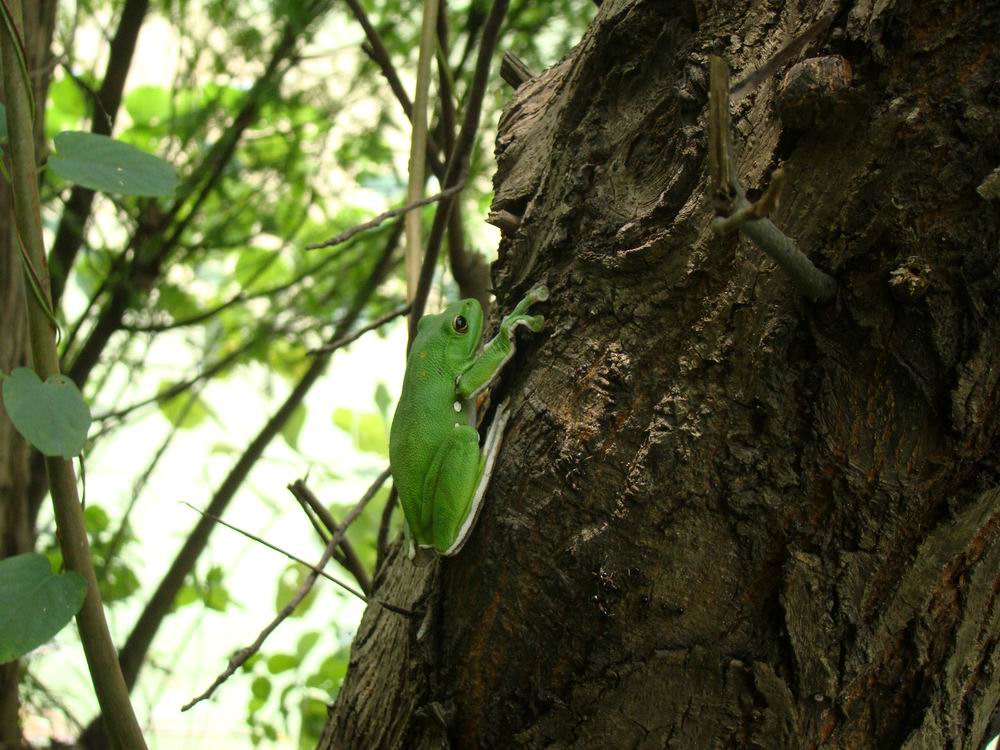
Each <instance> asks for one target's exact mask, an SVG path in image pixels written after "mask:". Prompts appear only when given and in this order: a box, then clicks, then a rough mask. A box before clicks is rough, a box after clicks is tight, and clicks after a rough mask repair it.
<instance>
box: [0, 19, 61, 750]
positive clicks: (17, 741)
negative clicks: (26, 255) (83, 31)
mask: <svg viewBox="0 0 1000 750" xmlns="http://www.w3.org/2000/svg"><path fill="white" fill-rule="evenodd" d="M32 8H33V10H31V11H29V12H27V13H26V14H25V39H24V41H25V48H26V52H27V58H28V68H29V70H30V71H31V72H32V74H33V77H32V83H33V84H34V86H33V88H34V95H35V101H37V102H40V104H39V106H38V108H37V113H38V120H37V124H36V129H37V132H38V133H39V139H40V141H39V143H40V145H41V144H42V143H43V142H42V141H41V133H42V122H43V117H44V112H45V107H44V106H43V104H42V103H44V102H45V97H46V94H47V92H48V86H49V81H50V79H51V75H52V66H51V64H50V62H51V57H52V55H51V51H50V48H49V44H50V41H51V39H52V33H53V30H54V29H55V14H56V0H44V2H39V3H36V4H33V6H32ZM0 33H2V32H0ZM38 153H45V150H44V148H39V150H38ZM4 158H5V159H6V156H5V157H4ZM11 206H12V204H11V194H10V185H9V184H8V183H7V181H6V179H3V180H0V217H3V218H2V219H0V371H2V372H7V373H9V372H10V371H11V370H12V369H13V368H15V367H24V366H25V365H27V364H29V363H28V327H27V325H28V324H27V318H26V317H25V307H24V296H23V295H24V282H23V279H22V270H21V259H20V256H19V254H18V251H17V244H16V242H17V240H16V237H15V235H14V233H13V231H14V222H13V220H12V208H11ZM33 547H34V530H33V529H32V528H31V526H30V524H29V522H28V446H27V444H26V443H25V442H24V440H22V439H21V437H20V435H18V434H17V432H15V431H14V426H13V425H12V424H11V423H10V419H8V418H7V414H6V412H5V411H4V409H3V402H2V400H0V559H3V558H6V557H11V556H12V555H18V554H21V553H23V552H28V551H30V550H31V549H32V548H33ZM19 682H20V664H19V663H18V662H16V661H15V662H10V663H8V664H0V750H14V749H15V748H21V747H22V745H23V742H22V737H21V725H20V720H19V715H18V714H19V710H20V701H19V699H18V684H19Z"/></svg>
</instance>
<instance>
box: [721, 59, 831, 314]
mask: <svg viewBox="0 0 1000 750" xmlns="http://www.w3.org/2000/svg"><path fill="white" fill-rule="evenodd" d="M710 66H711V68H710V76H711V80H710V94H709V110H708V144H709V174H710V176H711V181H712V185H711V189H712V200H713V202H714V204H715V209H716V211H717V213H718V214H719V216H718V217H717V218H716V219H715V220H713V221H712V230H713V231H714V232H715V233H716V234H719V235H723V234H726V233H728V232H731V231H733V230H736V229H738V230H739V231H741V232H743V234H745V235H746V236H747V237H749V238H750V239H751V240H752V241H753V243H754V244H755V245H757V247H759V248H760V249H761V250H762V251H763V252H764V253H765V254H766V255H767V256H768V257H769V258H771V259H772V260H773V261H774V262H775V263H777V264H778V265H779V266H780V267H781V269H782V270H783V271H784V272H785V273H787V274H788V276H789V278H791V280H792V284H794V285H795V288H796V289H798V291H799V293H800V294H802V295H803V296H804V297H806V298H808V299H810V300H812V301H813V302H826V301H828V300H831V299H833V297H834V296H835V295H836V293H837V284H836V282H835V281H834V280H833V278H832V277H831V276H829V275H828V274H826V273H824V272H823V271H821V270H819V269H818V268H817V267H816V266H815V264H813V262H812V261H811V260H809V258H808V257H806V255H805V254H804V253H803V252H802V251H801V250H800V249H799V247H798V245H797V244H796V242H795V240H793V239H792V238H791V237H789V236H787V235H786V234H784V233H783V232H782V231H781V230H780V229H778V227H777V226H775V225H774V223H773V222H772V221H771V220H770V219H768V218H766V217H767V215H768V214H769V213H770V212H771V211H772V210H773V209H774V207H775V206H776V205H777V201H778V197H779V194H780V190H781V186H782V183H783V178H784V173H783V172H782V171H781V170H778V171H777V172H775V175H774V178H773V179H772V183H771V185H770V187H768V189H767V191H766V192H765V194H764V196H763V197H762V198H761V199H760V200H759V201H757V202H756V203H750V201H748V200H747V198H746V194H745V193H744V191H743V187H742V186H741V185H740V183H739V180H738V179H737V177H736V169H735V166H734V160H733V148H732V141H731V137H730V133H731V128H730V119H729V96H730V93H729V66H728V65H726V63H725V61H724V60H723V59H722V58H721V57H718V56H715V55H713V56H712V58H711V60H710Z"/></svg>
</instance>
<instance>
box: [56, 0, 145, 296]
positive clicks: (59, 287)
mask: <svg viewBox="0 0 1000 750" xmlns="http://www.w3.org/2000/svg"><path fill="white" fill-rule="evenodd" d="M148 10H149V0H127V1H126V3H125V5H124V7H123V8H122V13H121V17H120V18H119V20H118V27H117V28H116V30H115V35H114V37H113V38H112V39H111V43H110V45H109V51H108V63H107V67H106V68H105V70H104V79H103V80H102V81H101V87H100V89H98V90H97V91H96V92H92V94H93V99H94V113H93V116H92V117H91V123H92V124H91V129H90V130H91V132H92V133H96V134H97V135H111V132H112V130H113V129H114V124H115V119H116V117H117V116H118V110H119V108H120V106H121V100H122V94H123V93H124V91H125V79H126V78H127V77H128V72H129V69H130V68H131V66H132V58H133V57H134V55H135V46H136V42H137V41H138V39H139V31H140V30H141V29H142V24H143V21H144V20H145V17H146V12H147V11H148ZM64 67H65V69H66V71H67V73H69V74H70V75H73V74H72V66H71V65H65V66H64ZM73 78H74V80H76V81H77V83H78V84H79V85H84V83H83V81H80V80H78V79H77V78H76V77H75V76H73ZM88 90H89V89H88ZM93 202H94V191H93V190H90V189H88V188H85V187H81V186H79V185H74V186H73V189H72V190H71V191H70V196H69V199H68V200H67V201H66V207H65V208H64V210H63V214H62V217H61V218H60V220H59V227H58V228H57V229H56V236H55V240H53V243H52V249H51V251H50V253H49V271H50V274H51V278H52V282H51V283H52V303H53V305H55V306H56V307H58V306H59V301H60V298H61V297H62V293H63V290H64V289H65V287H66V280H67V279H68V278H69V273H70V269H71V268H72V267H73V263H74V261H75V259H76V256H77V253H78V252H79V250H80V247H81V245H82V244H83V230H84V227H85V225H86V223H87V219H88V218H89V216H90V212H91V207H92V205H93Z"/></svg>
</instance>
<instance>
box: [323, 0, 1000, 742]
mask: <svg viewBox="0 0 1000 750" xmlns="http://www.w3.org/2000/svg"><path fill="white" fill-rule="evenodd" d="M827 13H833V14H835V19H834V21H833V23H832V25H831V27H830V29H829V30H828V31H827V32H826V33H824V34H823V35H821V36H820V37H819V38H818V39H817V40H815V41H814V42H813V43H811V44H809V45H808V46H807V47H806V49H805V50H804V51H803V52H802V53H801V54H800V55H799V57H798V58H797V59H798V60H799V61H801V62H800V64H798V66H797V67H796V68H795V69H794V70H790V68H791V66H792V63H795V61H792V63H790V64H789V65H786V66H785V67H784V68H783V69H782V70H781V71H779V73H778V74H777V75H775V76H771V77H770V78H768V79H767V80H765V81H764V82H763V84H762V85H761V86H760V87H759V88H757V89H756V90H755V91H753V92H751V93H750V94H749V95H747V96H745V97H743V98H742V99H740V100H738V101H734V102H733V105H732V112H733V119H734V130H735V136H734V137H735V146H736V152H737V161H738V172H739V176H740V179H741V180H742V183H743V185H744V186H746V187H748V188H751V189H752V190H756V191H759V190H762V189H763V188H764V187H766V185H767V183H768V180H769V176H770V174H771V173H772V171H773V170H774V169H775V167H776V165H777V164H778V163H779V162H783V163H784V166H785V172H786V174H787V187H786V189H785V193H784V201H783V203H782V204H781V205H780V207H779V208H778V210H777V212H776V213H775V214H774V217H773V218H774V221H775V222H776V224H777V225H778V226H780V227H782V228H783V229H784V230H785V231H786V232H787V233H788V234H789V235H791V236H793V237H794V238H796V240H797V241H798V242H799V245H800V247H802V248H803V249H804V250H805V251H806V252H807V253H808V254H809V255H810V257H811V258H812V259H813V260H814V261H815V262H816V263H817V265H819V266H820V267H821V268H823V269H824V270H826V271H828V272H829V273H831V274H832V275H833V276H834V278H835V279H836V281H837V284H838V288H839V293H838V297H837V299H836V300H835V301H834V302H833V303H831V304H827V305H811V304H808V303H806V302H804V301H803V300H802V299H801V298H799V297H798V296H797V295H796V294H795V293H794V291H793V289H792V287H791V285H790V283H789V281H788V279H787V278H786V277H784V275H783V274H782V273H781V272H780V271H778V270H777V269H776V268H775V267H774V266H773V264H772V263H771V262H770V261H768V260H767V259H766V258H765V257H764V256H763V255H761V253H760V252H759V251H758V250H757V249H756V248H755V247H754V246H752V245H750V244H749V243H748V242H747V241H746V240H745V239H742V238H741V237H740V235H739V234H734V235H729V236H727V237H724V238H718V237H716V236H714V235H713V234H712V232H711V231H710V229H709V223H710V221H711V219H712V208H711V206H712V203H711V200H710V197H709V195H708V184H707V158H706V127H705V126H706V110H707V106H706V105H707V91H708V75H707V58H708V55H709V54H711V53H718V54H721V55H723V56H724V57H725V58H726V60H727V61H728V62H729V64H730V66H731V68H732V69H733V71H734V79H738V78H739V77H740V76H741V75H742V74H745V73H747V72H749V71H751V70H753V69H755V68H757V67H758V66H760V65H761V64H762V63H763V62H765V61H766V60H767V59H768V58H769V57H770V56H772V55H773V54H774V53H775V52H776V51H777V50H778V49H779V48H780V47H781V46H782V45H783V44H785V43H786V42H787V41H789V39H791V38H793V37H795V36H796V35H797V34H800V33H801V32H802V31H803V30H805V29H806V28H807V27H808V26H809V25H810V24H811V23H812V22H813V21H815V20H816V19H818V18H820V17H821V16H823V15H825V14H827ZM997 39H1000V6H998V4H997V3H996V2H985V1H980V2H976V1H975V0H970V1H969V2H962V3H953V2H940V1H938V0H913V1H908V0H896V1H895V2H893V0H887V1H884V2H872V1H871V0H858V2H854V3H850V2H836V1H829V0H828V1H827V2H813V1H810V0H803V2H799V3H773V2H767V0H749V1H746V2H735V3H731V4H725V3H709V2H705V1H696V2H693V3H691V2H688V3H685V2H678V3H665V2H657V1H656V0H605V1H604V2H603V3H602V4H601V7H600V11H599V13H598V16H597V18H596V20H595V21H594V23H593V24H592V26H591V28H590V29H589V31H588V32H587V34H586V35H585V37H584V39H583V40H582V42H581V43H580V44H579V45H578V47H577V48H576V49H575V50H574V51H573V52H572V53H571V54H570V55H569V56H568V57H567V58H566V59H564V60H563V61H562V62H560V63H559V64H558V65H556V66H554V67H552V68H551V69H549V70H548V71H546V72H545V73H543V74H542V75H541V76H539V77H537V78H535V79H533V80H532V81H530V82H528V83H526V84H525V85H523V86H521V87H520V88H519V89H518V91H517V92H516V94H515V95H514V96H513V99H512V101H511V102H510V104H509V105H508V106H507V108H506V110H505V113H504V115H503V118H502V120H501V123H500V129H499V138H498V145H497V152H498V163H499V172H498V175H497V179H496V187H497V195H496V200H495V203H494V208H495V209H497V210H504V211H507V212H509V213H511V214H513V215H515V216H520V217H521V221H520V225H519V228H518V229H516V230H515V231H514V232H513V233H512V234H510V235H509V236H507V237H505V239H504V241H503V244H502V245H501V249H500V260H499V263H498V265H497V267H496V268H495V276H494V280H495V285H494V286H495V288H497V289H499V290H501V299H500V304H499V307H500V308H501V309H509V307H510V304H511V302H512V301H513V300H515V299H517V298H518V297H519V295H520V294H522V293H523V292H524V291H525V289H526V288H527V287H528V286H529V285H530V284H532V283H535V282H538V281H545V282H546V283H548V285H549V287H550V288H551V290H552V297H551V301H550V303H549V305H548V308H547V309H544V308H541V309H543V310H544V312H545V313H546V315H547V318H548V323H547V335H546V334H543V335H542V336H539V337H537V338H532V339H529V340H525V341H524V342H523V343H522V346H521V349H520V353H519V355H518V364H515V365H514V366H512V367H511V368H510V369H511V373H509V374H508V375H507V377H506V379H505V381H504V383H503V384H502V391H503V394H502V395H503V396H506V395H510V396H511V397H512V411H513V418H512V419H511V423H510V426H509V428H508V432H507V436H506V439H505V445H504V449H503V451H502V453H501V456H500V459H499V461H498V468H497V471H496V473H495V475H494V479H493V483H492V487H491V490H490V492H489V494H488V497H487V500H486V508H485V511H484V512H483V514H482V516H481V519H480V521H479V525H478V528H477V529H476V531H475V533H474V534H473V537H472V539H471V541H470V543H469V544H468V545H467V546H466V547H465V550H464V551H463V552H462V554H461V555H460V556H458V557H457V558H455V559H449V560H445V561H443V562H441V563H440V564H438V565H435V566H431V567H429V568H417V567H414V566H412V565H411V564H410V563H409V562H408V561H407V560H406V559H405V556H404V555H402V554H401V553H400V552H399V549H398V547H397V548H396V550H395V551H394V552H393V553H391V554H390V555H389V556H388V559H387V561H386V564H385V565H384V566H383V567H382V568H381V570H380V571H379V572H378V576H377V581H376V584H377V586H378V592H377V593H378V595H379V596H381V597H384V598H386V599H387V600H391V601H393V602H395V603H398V604H401V605H404V606H408V607H422V608H424V610H425V612H426V614H425V615H424V616H423V617H422V618H421V619H418V620H413V621H409V620H406V619H403V618H400V617H398V616H396V615H394V614H392V613H389V612H386V611H385V610H382V609H379V608H369V610H368V611H367V613H366V614H365V617H364V619H363V621H362V624H361V627H360V629H359V631H358V634H357V636H356V638H355V641H354V645H353V649H352V655H351V665H350V670H349V673H348V676H347V679H346V681H345V684H344V685H343V687H342V688H341V691H340V693H339V695H338V697H337V700H336V702H335V704H334V705H333V707H332V708H331V716H330V720H329V724H328V726H327V731H326V735H325V737H324V739H323V742H322V744H321V747H323V748H360V747H364V748H430V747H441V746H451V747H456V748H476V747H484V748H510V747H538V748H540V747H546V748H654V747H655V748H663V747H676V748H683V749H685V750H686V749H688V748H699V749H700V748H750V747H763V748H772V747H773V748H843V749H845V750H846V749H847V748H851V749H852V750H857V749H867V748H872V749H874V748H906V750H917V749H918V748H927V749H930V748H936V749H937V748H964V749H966V750H979V748H980V747H981V746H982V744H983V742H984V741H985V740H986V739H988V737H987V734H988V732H989V730H988V725H989V723H990V720H991V717H993V716H994V715H995V712H996V711H997V708H998V704H1000V677H998V669H997V668H998V667H1000V647H998V638H1000V460H998V456H1000V452H998V448H1000V413H998V411H1000V368H998V367H997V362H998V361H1000V322H998V321H1000V203H998V202H997V199H998V196H997V192H998V191H997V190H996V189H995V188H994V190H993V192H992V193H991V192H990V190H989V189H985V188H984V189H983V190H982V191H981V192H977V187H978V186H980V185H981V184H982V183H983V180H984V178H986V177H987V175H989V174H990V172H991V171H992V170H994V169H995V168H996V167H997V166H998V164H1000V94H998V92H997V89H996V81H997V80H1000V45H998V44H997ZM820 57H824V58H831V60H828V61H820V60H818V58H820ZM831 66H832V67H831ZM823 70H835V71H839V73H838V74H837V75H838V76H839V78H837V77H836V76H835V77H834V78H835V79H836V80H834V79H831V78H829V77H825V78H824V76H823V75H818V76H817V77H816V78H815V79H811V78H809V77H808V76H810V75H812V74H816V73H817V72H822V71H823ZM786 74H787V79H785V75H786ZM803 76H805V77H803ZM848 76H849V81H848ZM784 80H787V81H788V84H787V85H785V84H784V83H783V81H784ZM810 81H812V83H810ZM824 81H825V84H824ZM848 82H849V85H845V84H848ZM803 84H809V85H803ZM824 85H825V86H826V87H827V88H824ZM990 195H992V196H993V197H992V199H990V198H989V197H988V196H990ZM449 743H450V744H449Z"/></svg>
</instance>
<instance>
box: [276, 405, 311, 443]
mask: <svg viewBox="0 0 1000 750" xmlns="http://www.w3.org/2000/svg"><path fill="white" fill-rule="evenodd" d="M305 423H306V407H305V406H303V405H302V404H299V405H298V406H296V407H295V411H293V412H292V416H290V417H289V418H288V421H287V422H285V426H284V427H282V428H281V437H283V438H284V439H285V442H286V443H288V445H289V447H291V448H292V450H298V449H299V435H300V434H301V432H302V426H303V425H304V424H305Z"/></svg>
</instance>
